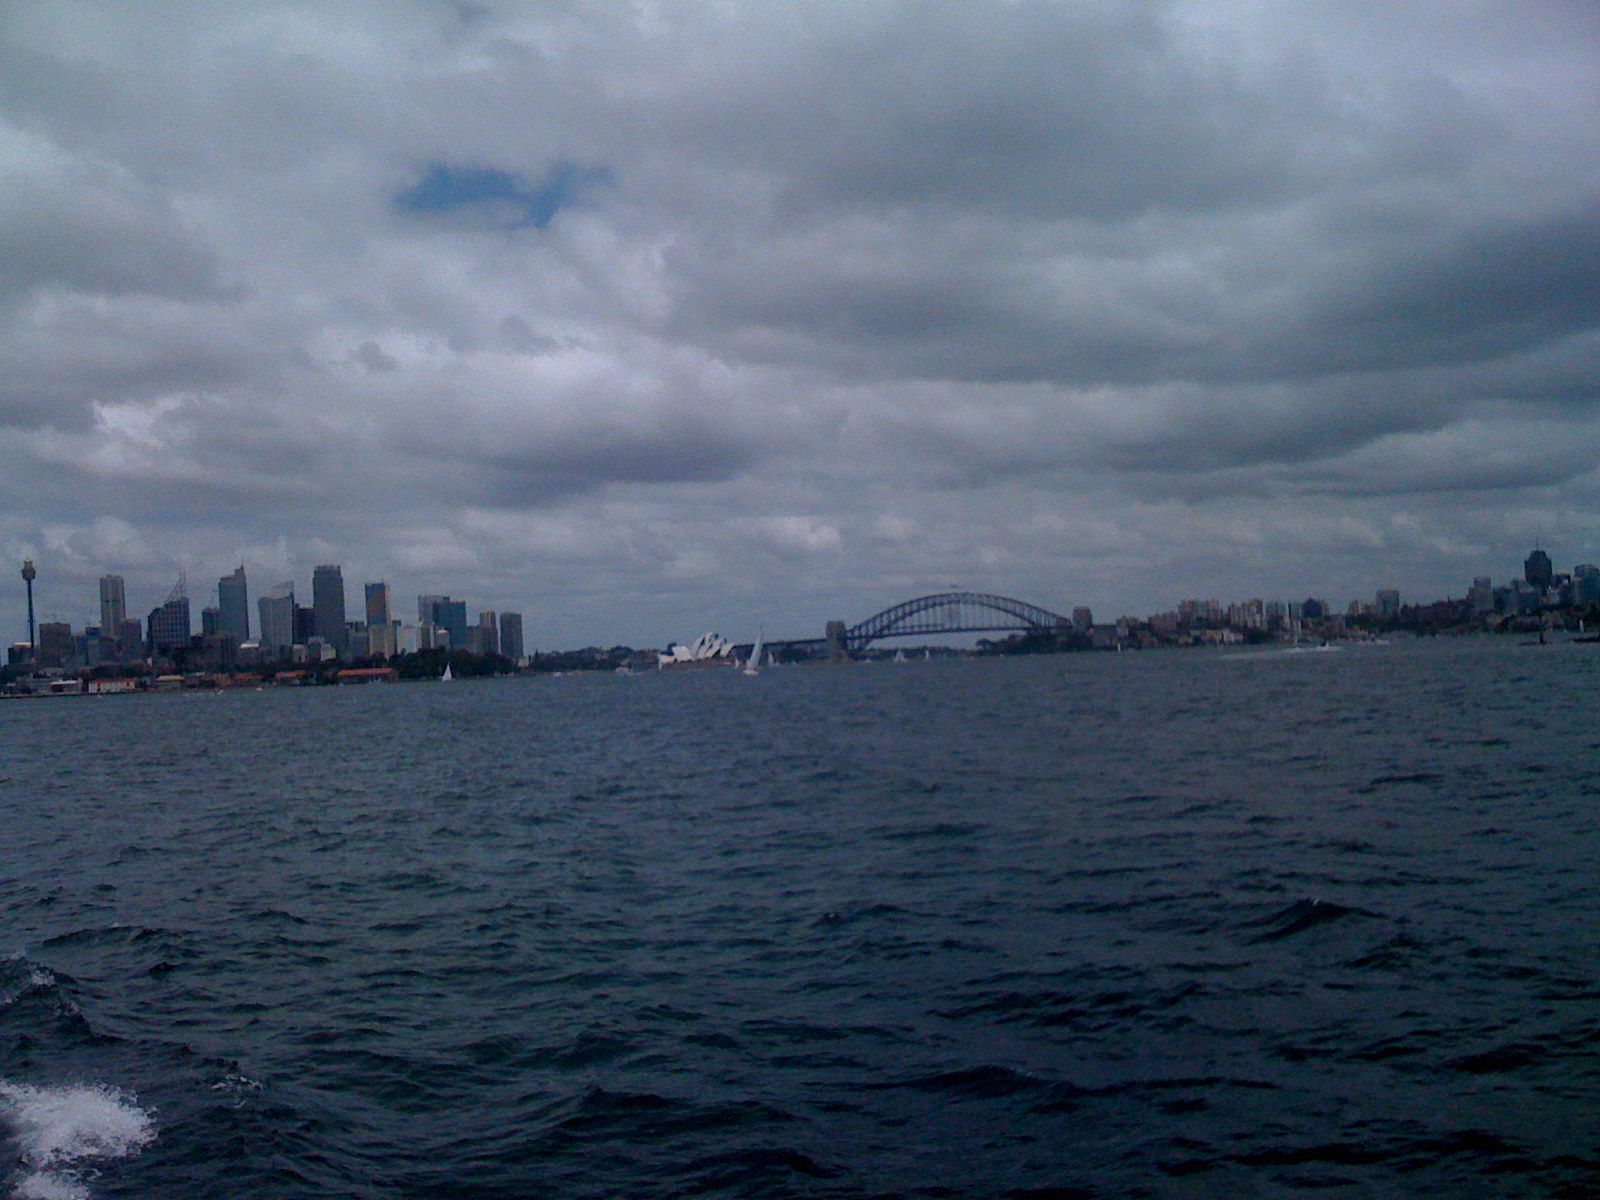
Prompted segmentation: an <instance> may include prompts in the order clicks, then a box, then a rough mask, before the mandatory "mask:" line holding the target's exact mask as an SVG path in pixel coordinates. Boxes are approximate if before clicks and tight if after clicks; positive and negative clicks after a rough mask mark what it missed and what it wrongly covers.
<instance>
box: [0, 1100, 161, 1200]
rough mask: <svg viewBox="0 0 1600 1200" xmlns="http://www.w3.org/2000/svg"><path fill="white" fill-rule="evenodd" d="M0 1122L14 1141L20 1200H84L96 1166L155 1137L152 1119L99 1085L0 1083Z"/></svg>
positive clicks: (125, 1154)
mask: <svg viewBox="0 0 1600 1200" xmlns="http://www.w3.org/2000/svg"><path fill="white" fill-rule="evenodd" d="M0 1121H3V1122H4V1124H5V1125H6V1126H7V1128H8V1129H9V1131H10V1133H11V1136H12V1137H13V1138H14V1139H15V1142H16V1147H17V1152H18V1165H19V1167H20V1170H19V1172H18V1174H17V1177H16V1179H15V1180H14V1188H13V1191H14V1194H15V1195H16V1196H18V1197H20V1198H23V1200H87V1197H88V1196H89V1194H90V1193H89V1187H88V1184H87V1183H86V1182H85V1176H86V1175H87V1174H88V1173H89V1172H90V1171H92V1170H93V1169H94V1168H95V1166H96V1164H98V1163H101V1162H105V1161H108V1160H111V1159H118V1158H126V1157H128V1156H130V1155H134V1154H137V1153H138V1152H139V1151H140V1150H142V1149H144V1148H145V1147H146V1146H148V1145H149V1144H150V1143H151V1142H153V1141H154V1140H155V1137H156V1123H155V1117H154V1116H153V1115H152V1114H151V1113H150V1112H148V1111H146V1110H145V1109H142V1108H140V1107H139V1105H138V1104H137V1103H135V1101H134V1099H133V1098H132V1097H130V1096H128V1095H125V1094H124V1093H122V1092H120V1091H118V1090H117V1089H116V1088H113V1087H108V1086H106V1085H104V1084H68V1085H64V1086H57V1087H34V1086H31V1085H27V1084H14V1083H6V1082H4V1081H0Z"/></svg>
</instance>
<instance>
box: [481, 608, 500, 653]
mask: <svg viewBox="0 0 1600 1200" xmlns="http://www.w3.org/2000/svg"><path fill="white" fill-rule="evenodd" d="M478 628H479V629H481V630H482V631H483V632H482V633H480V634H479V635H478V638H479V640H480V641H481V642H482V643H483V649H482V650H481V651H480V652H479V653H482V654H499V653H500V626H499V623H498V621H497V619H496V617H495V612H494V609H492V608H491V609H489V610H488V611H487V612H480V613H479V614H478Z"/></svg>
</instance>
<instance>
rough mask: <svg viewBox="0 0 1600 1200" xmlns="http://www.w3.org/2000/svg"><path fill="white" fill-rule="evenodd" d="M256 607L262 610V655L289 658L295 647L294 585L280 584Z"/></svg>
mask: <svg viewBox="0 0 1600 1200" xmlns="http://www.w3.org/2000/svg"><path fill="white" fill-rule="evenodd" d="M256 606H257V607H258V608H259V609H260V610H261V653H262V654H264V655H266V656H267V657H269V658H273V659H278V658H287V657H288V655H289V651H290V650H291V649H293V647H294V610H295V604H294V584H292V583H280V584H279V585H278V586H277V587H275V588H272V589H270V590H269V591H268V592H267V593H266V594H265V595H263V596H262V597H261V599H260V600H258V601H256Z"/></svg>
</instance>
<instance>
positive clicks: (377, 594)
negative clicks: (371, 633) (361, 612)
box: [367, 581, 390, 629]
mask: <svg viewBox="0 0 1600 1200" xmlns="http://www.w3.org/2000/svg"><path fill="white" fill-rule="evenodd" d="M389 620H390V616H389V585H388V584H387V583H384V582H382V581H379V582H378V583H369V584H367V628H369V629H370V628H372V627H373V626H374V625H387V624H388V623H389Z"/></svg>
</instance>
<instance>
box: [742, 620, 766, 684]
mask: <svg viewBox="0 0 1600 1200" xmlns="http://www.w3.org/2000/svg"><path fill="white" fill-rule="evenodd" d="M761 640H762V631H761V630H760V629H757V630H756V644H755V645H754V646H752V647H751V648H750V660H749V661H748V662H747V663H745V664H744V673H745V674H746V675H756V674H759V673H760V671H761Z"/></svg>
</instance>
